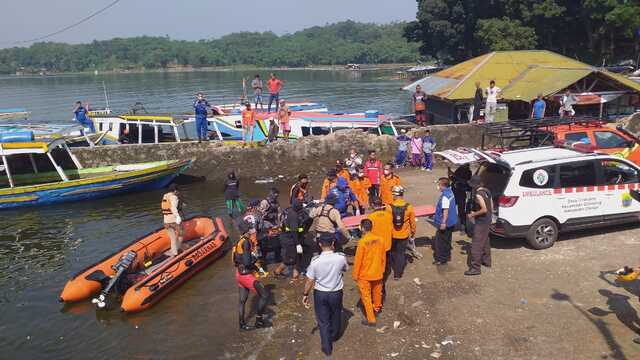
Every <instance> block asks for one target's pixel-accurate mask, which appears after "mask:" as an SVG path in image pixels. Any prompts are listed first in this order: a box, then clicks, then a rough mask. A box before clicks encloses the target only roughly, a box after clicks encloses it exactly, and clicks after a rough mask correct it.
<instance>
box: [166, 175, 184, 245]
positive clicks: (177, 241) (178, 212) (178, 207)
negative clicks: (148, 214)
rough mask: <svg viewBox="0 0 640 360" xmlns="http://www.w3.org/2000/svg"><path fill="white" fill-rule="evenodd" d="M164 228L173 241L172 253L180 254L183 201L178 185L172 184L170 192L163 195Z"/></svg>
mask: <svg viewBox="0 0 640 360" xmlns="http://www.w3.org/2000/svg"><path fill="white" fill-rule="evenodd" d="M160 207H161V208H162V217H163V221H164V228H165V229H166V231H167V234H168V235H169V240H170V241H171V255H174V256H175V255H178V253H179V252H180V246H182V233H183V231H182V225H181V224H182V201H180V197H179V193H178V186H177V185H176V184H171V185H170V186H169V192H168V193H166V194H164V196H162V202H161V204H160Z"/></svg>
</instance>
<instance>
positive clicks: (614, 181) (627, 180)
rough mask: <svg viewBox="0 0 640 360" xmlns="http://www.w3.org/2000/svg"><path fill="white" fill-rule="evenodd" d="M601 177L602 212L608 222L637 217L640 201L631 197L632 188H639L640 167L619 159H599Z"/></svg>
mask: <svg viewBox="0 0 640 360" xmlns="http://www.w3.org/2000/svg"><path fill="white" fill-rule="evenodd" d="M599 165H600V168H601V170H600V171H601V174H602V176H601V179H600V181H599V186H598V193H603V194H604V196H603V198H604V201H605V203H604V205H605V206H603V207H602V210H603V211H602V213H603V215H604V220H605V221H607V222H617V221H618V220H620V221H624V220H628V219H629V218H630V217H632V218H637V215H638V213H640V203H639V202H637V201H634V200H633V199H632V198H631V194H630V193H629V191H630V190H634V189H637V188H638V182H639V179H638V175H639V174H638V168H636V167H635V166H633V165H632V164H630V163H628V162H626V161H623V160H618V159H601V160H599Z"/></svg>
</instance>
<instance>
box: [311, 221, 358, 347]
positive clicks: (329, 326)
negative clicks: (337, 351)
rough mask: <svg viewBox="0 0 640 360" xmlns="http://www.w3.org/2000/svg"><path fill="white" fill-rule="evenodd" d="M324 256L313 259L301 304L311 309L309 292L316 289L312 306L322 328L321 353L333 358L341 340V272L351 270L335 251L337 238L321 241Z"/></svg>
mask: <svg viewBox="0 0 640 360" xmlns="http://www.w3.org/2000/svg"><path fill="white" fill-rule="evenodd" d="M318 242H319V244H320V248H321V249H322V253H320V255H318V256H316V257H314V258H313V259H312V260H311V264H309V267H308V268H307V282H306V283H305V286H304V294H303V295H304V296H303V298H302V303H303V304H304V305H305V306H307V307H309V293H310V292H311V289H312V288H313V307H314V310H315V313H316V321H317V322H318V328H320V342H321V343H322V352H323V353H325V355H327V356H330V355H331V353H332V351H333V342H334V341H336V340H338V336H339V334H340V327H341V322H342V321H341V315H342V288H343V287H344V283H343V282H342V273H343V272H345V271H347V270H348V269H349V265H348V264H347V258H346V256H345V255H344V254H343V253H336V252H334V251H333V244H334V242H335V235H334V234H331V233H324V234H322V235H321V236H320V237H319V238H318Z"/></svg>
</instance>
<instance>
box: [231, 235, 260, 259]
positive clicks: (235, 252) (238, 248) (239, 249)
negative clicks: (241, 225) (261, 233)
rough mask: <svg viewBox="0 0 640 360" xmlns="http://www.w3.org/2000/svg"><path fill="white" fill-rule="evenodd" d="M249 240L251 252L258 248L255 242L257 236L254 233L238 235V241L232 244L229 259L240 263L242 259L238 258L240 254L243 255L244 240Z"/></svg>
mask: <svg viewBox="0 0 640 360" xmlns="http://www.w3.org/2000/svg"><path fill="white" fill-rule="evenodd" d="M247 240H248V241H250V242H251V252H255V251H256V249H257V248H258V242H257V238H256V236H255V234H254V235H249V236H247V235H242V236H241V237H240V240H238V243H237V244H235V245H234V246H233V249H232V250H231V253H232V256H231V259H232V261H233V263H234V264H236V265H237V264H240V263H241V262H242V261H241V260H240V257H242V255H244V248H243V247H244V242H245V241H247Z"/></svg>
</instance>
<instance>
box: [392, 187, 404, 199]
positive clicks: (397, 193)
mask: <svg viewBox="0 0 640 360" xmlns="http://www.w3.org/2000/svg"><path fill="white" fill-rule="evenodd" d="M391 195H394V196H402V195H404V188H403V187H402V186H400V185H396V186H394V187H392V188H391Z"/></svg>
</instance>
